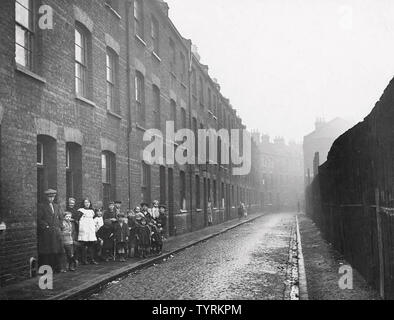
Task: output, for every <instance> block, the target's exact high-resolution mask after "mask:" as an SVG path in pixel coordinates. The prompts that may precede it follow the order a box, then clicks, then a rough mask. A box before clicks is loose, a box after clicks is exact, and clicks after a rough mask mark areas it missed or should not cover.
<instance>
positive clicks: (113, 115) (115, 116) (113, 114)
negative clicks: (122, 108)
mask: <svg viewBox="0 0 394 320" xmlns="http://www.w3.org/2000/svg"><path fill="white" fill-rule="evenodd" d="M107 114H109V115H110V116H112V117H114V118H117V119H118V120H122V119H123V117H122V116H121V115H120V114H119V113H116V112H113V111H111V110H107Z"/></svg>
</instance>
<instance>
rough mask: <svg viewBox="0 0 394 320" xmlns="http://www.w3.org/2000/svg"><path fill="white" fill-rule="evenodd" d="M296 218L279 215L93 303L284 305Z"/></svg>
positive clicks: (137, 277)
mask: <svg viewBox="0 0 394 320" xmlns="http://www.w3.org/2000/svg"><path fill="white" fill-rule="evenodd" d="M294 221H295V214H293V213H275V214H269V215H266V216H264V217H262V218H260V219H257V220H255V221H253V222H249V223H246V224H244V225H242V226H240V227H237V228H235V229H233V230H230V231H228V232H226V233H224V234H221V235H219V236H217V237H214V238H212V239H210V240H208V241H206V242H203V243H200V244H198V245H196V246H193V247H190V248H188V249H186V250H184V251H182V252H180V253H178V254H177V255H175V256H174V257H172V258H170V259H168V260H166V261H163V262H162V263H160V264H157V265H154V266H151V267H149V268H146V269H143V270H139V271H137V272H135V273H132V274H130V275H129V276H128V277H126V278H124V279H122V280H121V281H119V282H114V283H112V284H111V285H109V286H107V287H106V288H105V289H104V290H103V291H101V292H100V293H98V294H95V295H93V296H91V297H90V299H94V300H95V299H104V300H107V299H108V300H111V299H120V300H129V299H131V300H136V299H138V300H141V299H149V300H150V299H154V300H164V299H172V300H175V299H186V300H188V299H193V300H198V299H240V300H256V299H283V298H284V291H285V283H286V271H287V270H286V269H287V262H288V254H289V241H290V236H291V235H290V233H291V228H292V227H293V225H294Z"/></svg>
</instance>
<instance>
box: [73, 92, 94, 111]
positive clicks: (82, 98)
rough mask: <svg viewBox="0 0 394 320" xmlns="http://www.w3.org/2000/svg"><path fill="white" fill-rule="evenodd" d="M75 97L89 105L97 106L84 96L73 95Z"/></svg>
mask: <svg viewBox="0 0 394 320" xmlns="http://www.w3.org/2000/svg"><path fill="white" fill-rule="evenodd" d="M75 99H76V100H79V101H82V102H84V103H86V104H87V105H89V106H91V107H94V108H97V104H95V103H94V102H93V101H92V100H89V99H86V98H84V97H82V96H80V95H78V94H77V95H76V96H75Z"/></svg>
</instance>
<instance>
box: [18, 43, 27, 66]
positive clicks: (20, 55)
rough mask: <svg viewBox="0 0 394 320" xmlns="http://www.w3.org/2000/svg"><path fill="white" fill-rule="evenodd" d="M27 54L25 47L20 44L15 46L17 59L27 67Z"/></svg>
mask: <svg viewBox="0 0 394 320" xmlns="http://www.w3.org/2000/svg"><path fill="white" fill-rule="evenodd" d="M26 58H27V56H26V52H25V49H24V48H22V47H21V46H19V45H16V46H15V61H16V62H17V63H19V64H20V65H22V66H24V67H27V59H26Z"/></svg>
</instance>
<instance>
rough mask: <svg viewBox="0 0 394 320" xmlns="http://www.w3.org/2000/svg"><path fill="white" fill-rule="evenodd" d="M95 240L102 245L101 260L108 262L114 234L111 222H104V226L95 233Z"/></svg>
mask: <svg viewBox="0 0 394 320" xmlns="http://www.w3.org/2000/svg"><path fill="white" fill-rule="evenodd" d="M97 238H98V239H99V241H100V242H101V243H102V247H101V259H102V260H103V261H105V262H108V261H109V259H110V257H111V256H112V251H113V247H114V233H113V224H112V221H111V220H109V219H108V220H105V221H104V225H103V226H102V227H101V228H100V229H99V230H98V231H97Z"/></svg>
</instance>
